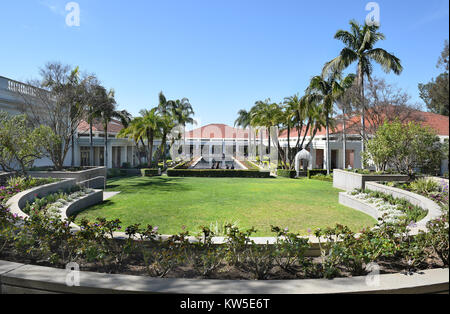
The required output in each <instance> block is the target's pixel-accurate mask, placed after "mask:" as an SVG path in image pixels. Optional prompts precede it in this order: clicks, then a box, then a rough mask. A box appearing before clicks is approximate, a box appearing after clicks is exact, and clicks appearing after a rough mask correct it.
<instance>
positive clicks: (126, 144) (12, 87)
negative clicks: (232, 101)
mask: <svg viewBox="0 0 450 314" xmlns="http://www.w3.org/2000/svg"><path fill="white" fill-rule="evenodd" d="M32 93H33V87H31V86H29V85H27V84H24V83H21V82H17V81H14V80H11V79H8V78H5V77H2V76H0V110H4V111H7V112H9V113H11V114H19V113H21V110H20V109H19V108H21V107H22V106H23V105H24V99H23V96H22V95H23V94H32ZM417 115H419V116H420V118H421V120H422V121H421V123H422V124H423V125H426V126H430V127H431V128H433V129H434V130H435V131H436V133H437V134H438V135H439V136H440V138H441V140H442V141H443V140H444V139H446V138H447V139H448V138H449V117H446V116H442V115H438V114H433V113H429V112H417ZM359 123H360V117H357V116H356V117H352V118H351V119H349V121H347V131H346V134H347V135H346V137H347V140H346V151H345V152H344V149H343V136H342V123H340V122H339V121H338V123H337V125H336V127H335V129H334V130H332V132H331V135H330V138H331V141H330V161H331V162H330V164H331V168H332V169H335V168H338V169H342V168H361V157H360V153H361V141H360V135H359V129H360V126H359ZM122 128H123V126H122V125H121V124H120V122H119V121H117V120H113V121H111V123H110V124H109V125H108V144H107V149H108V165H107V167H108V168H119V167H121V166H122V165H123V164H124V163H129V164H130V165H132V166H136V165H138V164H139V163H140V161H139V158H140V157H142V162H145V156H138V154H137V153H136V145H135V143H134V142H133V141H131V140H128V139H119V138H116V137H117V134H118V133H119V132H120V130H121V129H122ZM304 131H305V130H302V132H301V133H302V134H303V133H304ZM93 134H94V138H93V146H94V158H93V160H90V159H91V158H90V153H89V152H90V138H89V125H88V124H87V123H86V122H82V123H81V124H80V126H79V127H78V132H77V134H76V136H75V140H74V145H73V146H74V151H73V153H72V151H71V150H70V151H69V152H68V154H67V156H66V159H65V166H71V165H73V166H89V165H92V166H102V165H104V156H105V154H104V151H105V143H104V137H105V135H104V130H103V126H102V125H101V123H95V124H94V125H93ZM271 136H277V137H278V139H279V141H280V146H281V147H282V148H283V149H286V147H287V146H288V145H287V138H288V135H287V132H286V131H284V132H282V133H281V134H278V132H276V131H275V132H273V134H271ZM296 142H297V130H295V129H293V130H291V134H290V146H291V147H294V146H295V144H296ZM308 142H309V139H308V138H307V139H306V141H305V144H306V143H308ZM160 143H161V141H160V140H155V143H154V145H155V146H154V147H157V146H158V145H159V144H160ZM272 145H273V144H272ZM267 146H268V136H267V132H264V131H259V132H256V131H254V130H251V129H250V130H243V129H237V128H233V127H230V126H227V125H224V124H209V125H206V126H202V127H200V128H197V129H194V130H192V131H189V132H186V133H185V135H184V137H183V139H182V140H180V141H178V142H177V144H176V145H174V149H172V159H175V158H177V157H182V158H195V157H199V156H204V157H205V158H206V157H208V158H215V159H216V160H220V159H221V158H222V157H226V158H231V157H234V158H236V159H238V160H239V159H242V158H248V159H250V160H252V159H253V160H255V159H256V156H257V155H259V156H261V157H262V155H266V156H267V155H269V156H270V159H273V160H275V159H276V158H277V157H278V156H277V153H276V149H277V148H276V147H272V148H271V149H270V154H269V149H268V147H267ZM307 150H308V151H309V152H310V154H311V160H310V162H309V163H308V164H304V165H303V166H305V167H307V168H309V169H324V168H326V165H327V161H326V159H327V156H326V155H327V154H326V136H325V129H322V130H321V131H318V132H317V134H316V135H315V137H314V140H313V141H312V143H311V146H310V147H307ZM264 152H265V154H264ZM344 154H345V156H346V157H345V165H344ZM224 155H225V156H224ZM261 159H262V158H261ZM49 165H51V161H50V160H48V159H42V160H38V161H36V162H35V166H49ZM441 172H442V173H445V172H448V161H443V162H442V166H441Z"/></svg>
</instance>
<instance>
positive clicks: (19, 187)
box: [0, 177, 58, 203]
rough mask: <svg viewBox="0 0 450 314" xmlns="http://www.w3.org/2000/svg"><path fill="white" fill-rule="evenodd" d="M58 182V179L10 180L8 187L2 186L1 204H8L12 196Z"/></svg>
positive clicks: (0, 193) (0, 190)
mask: <svg viewBox="0 0 450 314" xmlns="http://www.w3.org/2000/svg"><path fill="white" fill-rule="evenodd" d="M57 181H58V179H53V178H29V177H13V178H10V179H9V180H8V183H7V185H6V186H0V203H6V202H7V201H8V200H9V199H10V198H11V197H12V196H14V195H15V194H17V193H20V192H22V191H25V190H28V189H31V188H34V187H37V186H40V185H45V184H50V183H53V182H57Z"/></svg>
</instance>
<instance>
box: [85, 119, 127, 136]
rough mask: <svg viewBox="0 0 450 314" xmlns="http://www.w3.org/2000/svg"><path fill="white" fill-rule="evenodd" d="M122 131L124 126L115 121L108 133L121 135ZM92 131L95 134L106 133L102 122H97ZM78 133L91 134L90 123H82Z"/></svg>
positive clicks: (110, 125)
mask: <svg viewBox="0 0 450 314" xmlns="http://www.w3.org/2000/svg"><path fill="white" fill-rule="evenodd" d="M122 129H123V125H122V124H121V123H120V121H118V120H115V119H113V120H111V122H110V123H109V124H108V133H119V132H120V130H122ZM92 130H93V131H94V132H104V129H103V124H102V123H101V122H100V121H95V122H94V123H93V125H92ZM78 132H80V133H85V132H89V123H87V122H86V121H81V123H80V125H79V126H78Z"/></svg>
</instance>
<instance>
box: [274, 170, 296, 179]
mask: <svg viewBox="0 0 450 314" xmlns="http://www.w3.org/2000/svg"><path fill="white" fill-rule="evenodd" d="M277 175H278V176H280V177H285V178H291V179H295V177H296V176H297V171H295V170H284V169H278V170H277Z"/></svg>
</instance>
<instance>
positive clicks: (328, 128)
mask: <svg viewBox="0 0 450 314" xmlns="http://www.w3.org/2000/svg"><path fill="white" fill-rule="evenodd" d="M326 115H327V117H326V120H327V121H326V129H327V148H326V154H327V174H328V175H330V167H331V163H330V127H329V123H330V118H329V114H328V111H327V112H326Z"/></svg>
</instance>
